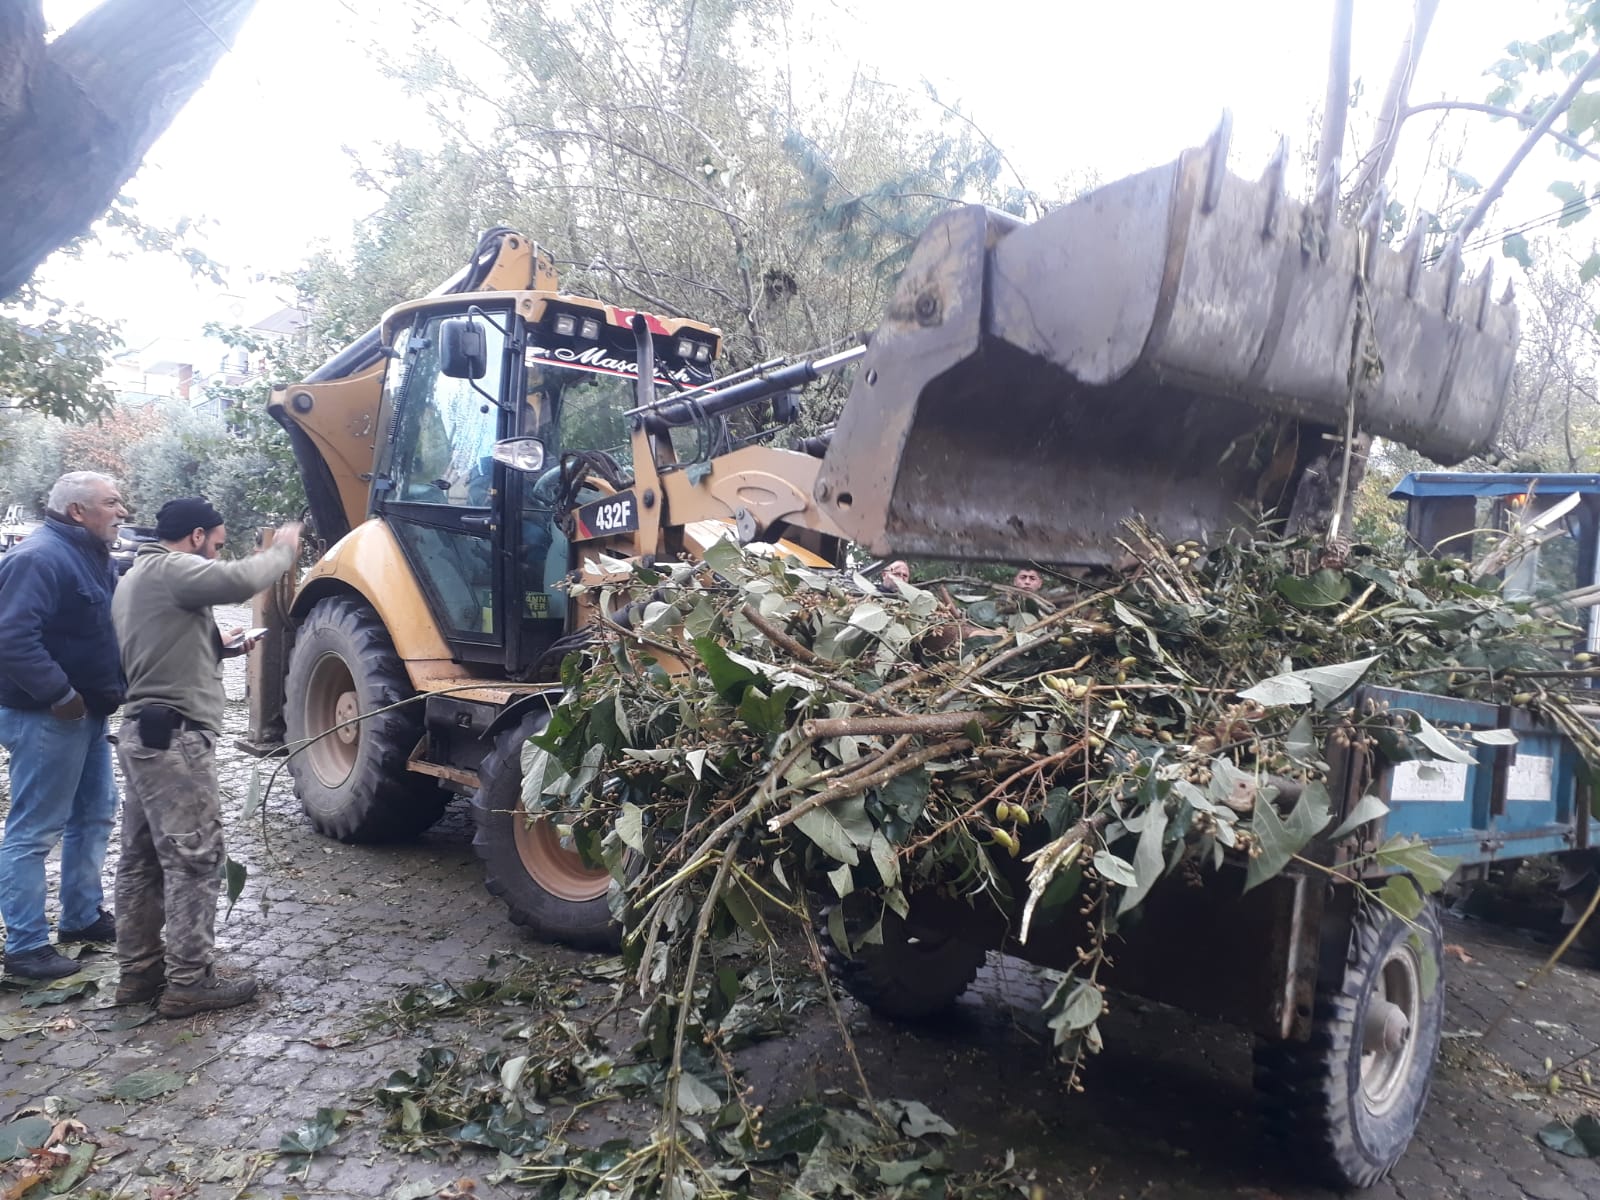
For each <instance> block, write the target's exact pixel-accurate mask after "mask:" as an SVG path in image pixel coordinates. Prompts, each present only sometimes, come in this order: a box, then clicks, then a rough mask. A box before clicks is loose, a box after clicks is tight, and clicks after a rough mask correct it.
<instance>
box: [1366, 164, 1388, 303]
mask: <svg viewBox="0 0 1600 1200" xmlns="http://www.w3.org/2000/svg"><path fill="white" fill-rule="evenodd" d="M1388 208H1389V190H1388V189H1387V188H1385V187H1381V186H1380V187H1379V188H1378V190H1377V192H1376V193H1374V195H1373V197H1372V199H1371V200H1370V201H1369V202H1368V204H1367V207H1366V211H1364V212H1363V213H1362V214H1361V231H1362V232H1363V233H1365V234H1366V235H1367V248H1366V263H1365V265H1364V266H1363V268H1362V273H1363V275H1365V277H1366V280H1367V282H1368V283H1371V282H1372V272H1373V270H1374V268H1375V267H1376V265H1377V262H1378V244H1379V239H1380V238H1381V237H1382V236H1383V214H1384V213H1385V212H1386V211H1388Z"/></svg>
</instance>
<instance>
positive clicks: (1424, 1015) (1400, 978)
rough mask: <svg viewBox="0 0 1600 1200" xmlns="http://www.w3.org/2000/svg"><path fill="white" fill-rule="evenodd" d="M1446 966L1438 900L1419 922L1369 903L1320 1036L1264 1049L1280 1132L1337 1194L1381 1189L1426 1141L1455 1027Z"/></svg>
mask: <svg viewBox="0 0 1600 1200" xmlns="http://www.w3.org/2000/svg"><path fill="white" fill-rule="evenodd" d="M1443 957H1444V956H1443V938H1442V936H1441V933H1440V929H1439V916H1438V913H1437V911H1436V910H1435V909H1434V906H1433V904H1432V903H1431V902H1429V903H1427V904H1426V905H1425V907H1424V909H1423V911H1422V913H1421V914H1420V915H1419V916H1418V917H1417V918H1416V920H1415V922H1414V923H1413V924H1407V923H1406V922H1405V921H1403V920H1402V919H1401V918H1399V917H1398V916H1396V915H1395V914H1394V913H1392V912H1390V911H1389V910H1388V909H1386V908H1383V907H1382V906H1380V905H1377V904H1367V903H1364V904H1362V905H1361V906H1360V908H1359V911H1358V912H1357V914H1356V917H1355V920H1354V927H1353V929H1352V930H1351V934H1350V952H1349V955H1348V958H1347V961H1346V963H1345V967H1344V977H1343V979H1342V980H1341V981H1340V983H1339V985H1338V986H1337V987H1333V988H1327V989H1320V990H1319V992H1318V995H1317V1003H1316V1009H1315V1013H1314V1016H1313V1025H1312V1032H1311V1037H1310V1039H1309V1040H1307V1041H1305V1042H1267V1041H1261V1042H1258V1043H1257V1045H1256V1055H1255V1067H1256V1070H1255V1079H1256V1090H1257V1092H1258V1094H1259V1096H1260V1097H1261V1100H1262V1112H1263V1119H1264V1121H1265V1124H1266V1126H1267V1130H1268V1132H1269V1134H1270V1135H1271V1136H1273V1138H1274V1139H1275V1140H1277V1141H1278V1142H1279V1143H1280V1144H1281V1145H1282V1147H1283V1149H1284V1151H1285V1152H1286V1153H1287V1154H1288V1155H1290V1156H1292V1157H1293V1159H1294V1160H1295V1161H1296V1162H1297V1163H1301V1164H1304V1165H1306V1166H1307V1167H1308V1168H1309V1169H1310V1170H1311V1171H1313V1172H1314V1173H1315V1174H1317V1175H1320V1176H1321V1177H1322V1179H1323V1180H1324V1181H1325V1182H1327V1183H1329V1184H1331V1185H1333V1186H1335V1187H1369V1186H1370V1185H1372V1184H1374V1183H1376V1182H1377V1181H1378V1180H1379V1179H1381V1178H1382V1177H1383V1176H1384V1175H1385V1174H1387V1173H1388V1171H1389V1169H1390V1168H1391V1167H1393V1166H1394V1164H1395V1163H1396V1162H1398V1161H1399V1159H1400V1156H1401V1155H1402V1154H1403V1153H1404V1152H1405V1149H1406V1146H1407V1145H1408V1144H1409V1143H1410V1141H1411V1136H1412V1134H1413V1133H1415V1132H1416V1129H1417V1124H1418V1122H1419V1121H1421V1119H1422V1109H1423V1106H1424V1105H1425V1104H1426V1103H1427V1100H1428V1089H1429V1086H1430V1084H1431V1083H1432V1081H1433V1066H1434V1060H1435V1059H1436V1058H1437V1056H1438V1053H1439V1039H1440V1034H1441V1032H1442V1029H1443V1023H1444V962H1443ZM1430 963H1431V968H1430V967H1429V965H1428V964H1430ZM1429 975H1431V976H1432V986H1431V987H1430V986H1426V979H1427V977H1428V976H1429Z"/></svg>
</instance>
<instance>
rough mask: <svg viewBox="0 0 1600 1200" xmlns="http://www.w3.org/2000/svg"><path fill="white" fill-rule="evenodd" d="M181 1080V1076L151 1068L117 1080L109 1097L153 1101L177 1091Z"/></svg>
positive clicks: (181, 1083) (181, 1082) (180, 1085)
mask: <svg viewBox="0 0 1600 1200" xmlns="http://www.w3.org/2000/svg"><path fill="white" fill-rule="evenodd" d="M183 1079H184V1077H183V1076H182V1075H178V1074H175V1073H173V1072H172V1071H158V1070H156V1069H155V1068H153V1067H151V1068H147V1069H146V1070H143V1071H135V1072H134V1073H133V1074H132V1075H129V1076H127V1077H126V1078H125V1079H122V1080H119V1081H118V1082H117V1083H116V1084H115V1085H114V1086H113V1087H112V1089H111V1092H110V1095H111V1098H112V1099H113V1100H153V1099H154V1098H155V1097H157V1096H165V1095H166V1094H167V1093H168V1092H175V1091H177V1090H178V1089H179V1088H181V1087H182V1086H183Z"/></svg>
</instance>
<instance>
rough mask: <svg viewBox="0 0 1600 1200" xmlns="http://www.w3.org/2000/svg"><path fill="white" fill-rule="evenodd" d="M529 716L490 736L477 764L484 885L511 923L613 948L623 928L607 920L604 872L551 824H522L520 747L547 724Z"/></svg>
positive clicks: (475, 803)
mask: <svg viewBox="0 0 1600 1200" xmlns="http://www.w3.org/2000/svg"><path fill="white" fill-rule="evenodd" d="M549 720H550V714H549V713H548V712H538V713H531V714H529V715H528V716H526V717H524V718H523V719H522V721H521V722H519V723H518V724H517V725H515V726H513V727H512V728H510V729H506V730H502V731H501V733H500V735H499V736H498V737H497V738H495V743H494V748H493V749H492V750H490V751H489V753H488V754H486V755H484V757H483V761H482V762H481V763H480V764H479V765H478V790H477V792H476V793H475V794H474V795H473V797H472V820H473V825H474V826H475V832H474V833H473V836H472V848H473V850H474V851H476V852H477V855H478V857H479V858H480V859H481V860H483V870H484V877H483V882H484V886H485V887H487V888H488V889H489V893H490V895H493V896H496V897H498V898H499V899H501V900H503V901H504V902H505V906H506V908H507V909H508V910H510V914H511V920H512V922H513V923H514V924H517V925H522V926H524V927H526V928H527V929H528V930H529V932H531V933H533V934H534V935H535V936H536V937H539V938H541V939H543V940H545V941H552V942H564V943H566V944H567V945H569V946H576V947H578V948H579V949H582V950H616V949H617V948H618V947H619V946H620V945H621V944H622V928H621V926H619V925H618V924H617V923H616V922H615V921H614V920H613V919H612V917H611V906H610V900H609V893H610V889H611V876H610V874H609V873H608V872H605V871H600V870H595V869H592V868H590V867H587V866H585V865H584V864H583V861H582V860H581V859H580V858H579V857H578V855H577V852H576V851H575V850H571V849H568V848H567V847H565V846H563V845H562V844H561V840H560V837H559V835H558V834H557V833H556V831H555V826H554V825H553V824H552V823H551V822H550V821H534V822H531V823H530V822H529V821H528V820H527V819H526V818H525V815H524V813H523V809H522V744H523V743H524V742H526V741H527V740H528V738H529V736H530V735H532V734H535V733H538V732H539V731H540V730H541V729H543V728H544V727H545V725H546V724H548V723H549Z"/></svg>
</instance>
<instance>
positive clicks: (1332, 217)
mask: <svg viewBox="0 0 1600 1200" xmlns="http://www.w3.org/2000/svg"><path fill="white" fill-rule="evenodd" d="M1311 206H1312V209H1313V210H1314V211H1315V212H1316V214H1317V216H1318V217H1319V218H1320V219H1321V220H1322V223H1323V228H1325V229H1332V228H1333V225H1334V222H1335V221H1336V220H1337V219H1338V214H1339V160H1338V159H1334V160H1333V161H1332V162H1330V163H1329V164H1328V169H1327V170H1326V171H1324V172H1323V173H1322V179H1321V180H1320V181H1319V182H1318V184H1317V194H1316V195H1315V196H1314V197H1312V200H1311ZM1323 257H1324V258H1326V257H1327V253H1326V252H1324V253H1323Z"/></svg>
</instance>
